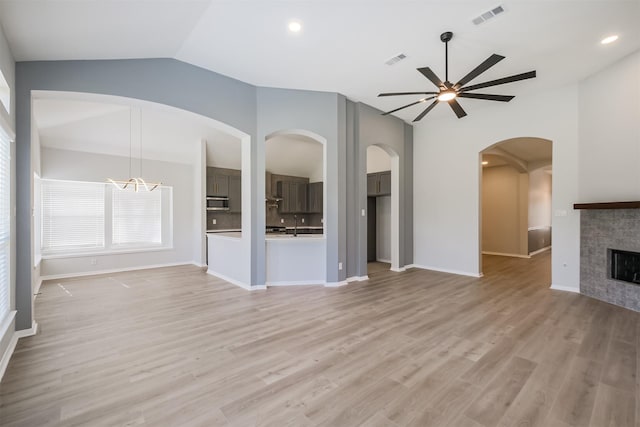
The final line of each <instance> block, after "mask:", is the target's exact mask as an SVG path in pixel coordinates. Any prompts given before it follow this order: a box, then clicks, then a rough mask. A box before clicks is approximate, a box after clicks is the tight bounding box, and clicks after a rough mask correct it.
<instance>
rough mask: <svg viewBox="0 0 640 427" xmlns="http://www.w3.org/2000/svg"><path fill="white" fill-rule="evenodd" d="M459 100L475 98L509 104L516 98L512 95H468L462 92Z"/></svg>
mask: <svg viewBox="0 0 640 427" xmlns="http://www.w3.org/2000/svg"><path fill="white" fill-rule="evenodd" d="M458 98H473V99H486V100H487V101H502V102H509V101H511V100H512V99H513V98H515V96H512V95H489V94H487V93H466V92H462V93H459V94H458Z"/></svg>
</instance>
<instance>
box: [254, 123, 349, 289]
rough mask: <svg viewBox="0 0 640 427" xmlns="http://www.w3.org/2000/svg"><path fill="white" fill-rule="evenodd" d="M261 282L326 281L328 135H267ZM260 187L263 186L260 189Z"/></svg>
mask: <svg viewBox="0 0 640 427" xmlns="http://www.w3.org/2000/svg"><path fill="white" fill-rule="evenodd" d="M264 143H265V157H264V158H265V164H264V170H265V188H264V192H265V198H264V199H265V230H266V232H265V270H264V271H265V285H266V286H287V285H325V284H327V257H328V254H327V250H328V249H327V243H326V235H327V229H328V228H330V227H337V224H332V222H331V219H330V218H329V216H328V215H327V190H326V188H327V186H326V185H325V184H326V181H327V139H326V138H325V137H323V136H321V135H318V134H317V133H315V132H311V131H308V130H305V129H282V130H278V131H275V132H271V133H270V134H268V135H267V136H266V137H265V141H264ZM260 190H263V189H260Z"/></svg>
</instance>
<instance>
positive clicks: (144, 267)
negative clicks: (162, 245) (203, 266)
mask: <svg viewBox="0 0 640 427" xmlns="http://www.w3.org/2000/svg"><path fill="white" fill-rule="evenodd" d="M181 265H196V264H194V263H193V262H189V261H187V262H170V263H166V264H153V265H141V266H137V267H124V268H112V269H109V270H98V271H83V272H80V273H67V274H50V275H48V276H41V277H40V279H41V280H58V279H70V278H73V277H86V276H98V275H100V274H112V273H120V272H123V271H135V270H149V269H152V268H162V267H178V266H181ZM196 266H197V265H196Z"/></svg>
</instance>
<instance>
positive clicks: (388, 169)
mask: <svg viewBox="0 0 640 427" xmlns="http://www.w3.org/2000/svg"><path fill="white" fill-rule="evenodd" d="M364 160H365V161H364V168H363V169H364V173H365V176H366V180H365V182H366V187H365V188H364V191H365V197H366V200H367V204H366V205H365V206H366V208H365V209H363V216H365V213H366V216H367V218H366V220H367V226H366V227H365V232H364V239H363V240H364V245H363V250H362V251H361V257H362V261H361V262H362V263H363V264H364V265H365V266H367V261H368V260H369V259H370V257H369V255H370V252H369V251H370V250H369V248H370V247H371V255H373V251H374V250H375V253H376V256H375V258H376V261H378V260H380V261H383V262H384V263H386V264H388V266H389V268H388V269H389V270H391V271H404V268H403V267H402V266H400V262H401V261H400V157H399V156H398V154H397V153H396V151H395V150H394V149H393V148H391V147H389V146H388V145H386V144H382V143H376V144H368V145H367V146H366V148H365V152H364ZM374 200H375V201H374ZM374 209H375V211H374ZM378 213H380V214H382V215H383V217H384V220H383V221H378V218H377V216H378V215H377V214H378ZM374 215H375V217H376V218H375V220H373V217H374ZM370 228H371V230H373V229H374V228H375V229H376V232H375V233H369V231H368V230H369V229H370ZM378 231H380V232H382V233H383V236H384V237H383V238H382V239H377V238H376V239H375V240H376V242H375V245H374V244H373V242H370V241H369V240H370V236H376V237H377V235H378ZM380 255H382V257H380ZM387 257H388V258H387ZM380 258H382V259H380ZM367 270H368V267H366V268H364V269H363V271H365V272H366V271H367Z"/></svg>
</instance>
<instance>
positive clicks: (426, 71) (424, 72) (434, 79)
mask: <svg viewBox="0 0 640 427" xmlns="http://www.w3.org/2000/svg"><path fill="white" fill-rule="evenodd" d="M418 71H420V72H421V73H422V75H423V76H425V77H426V78H428V79H429V80H431V83H433V84H434V85H436V86H438V87H439V88H440V87H444V83H442V80H440V78H439V77H438V76H436V73H434V72H433V71H431V68H429V67H422V68H418Z"/></svg>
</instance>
